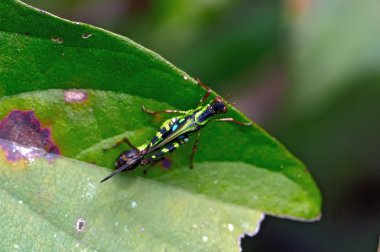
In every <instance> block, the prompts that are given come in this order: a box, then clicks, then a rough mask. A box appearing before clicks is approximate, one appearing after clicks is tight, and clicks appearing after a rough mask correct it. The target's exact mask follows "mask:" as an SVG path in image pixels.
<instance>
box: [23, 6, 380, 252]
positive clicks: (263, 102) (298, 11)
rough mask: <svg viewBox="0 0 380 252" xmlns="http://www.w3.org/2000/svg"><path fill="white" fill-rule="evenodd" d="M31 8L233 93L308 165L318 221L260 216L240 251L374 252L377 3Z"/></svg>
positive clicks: (379, 121)
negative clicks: (112, 37)
mask: <svg viewBox="0 0 380 252" xmlns="http://www.w3.org/2000/svg"><path fill="white" fill-rule="evenodd" d="M26 2H27V3H30V4H31V5H33V6H35V7H38V8H41V9H44V10H46V11H49V12H51V13H54V14H56V15H58V16H61V17H65V18H68V19H70V20H73V21H81V22H86V23H90V24H93V25H96V26H99V27H102V28H105V29H108V30H111V31H114V32H116V33H119V34H122V35H125V36H127V37H129V38H131V39H132V40H134V41H136V42H138V43H140V44H142V45H143V46H145V47H147V48H149V49H151V50H153V51H155V52H157V53H159V54H161V55H162V56H163V57H164V58H166V59H168V60H169V61H171V62H172V63H173V64H174V65H176V66H178V67H179V68H181V69H183V70H184V71H186V72H188V73H189V74H190V75H192V76H195V77H199V78H200V79H201V80H202V81H203V82H204V83H206V84H207V85H209V86H211V87H212V88H213V89H214V90H215V91H217V92H219V93H221V94H222V95H224V96H228V95H230V96H231V98H230V100H231V101H233V102H237V105H236V106H237V107H238V108H239V109H240V110H242V111H243V112H244V113H245V114H246V115H248V116H249V117H250V118H251V119H252V120H253V121H255V122H257V123H258V124H260V125H261V126H262V127H263V128H265V129H267V130H268V131H269V132H270V133H271V134H272V135H273V136H275V137H276V138H277V139H279V140H280V141H281V142H282V143H284V144H285V146H287V147H288V149H289V150H290V151H291V152H292V153H294V154H295V155H296V156H297V157H299V158H300V159H301V160H303V161H304V162H305V163H306V164H307V166H308V168H309V169H310V171H311V173H312V174H313V176H314V178H315V180H316V181H317V184H318V185H319V187H320V189H321V191H322V194H323V202H324V205H323V214H322V219H321V221H319V222H313V223H303V222H296V221H292V220H286V219H279V218H275V217H270V216H267V217H266V219H265V221H264V222H263V223H262V226H261V230H260V232H259V234H258V235H257V236H255V237H253V238H251V237H246V238H244V239H243V248H244V250H243V251H284V252H286V251H309V252H312V251H376V248H377V244H378V238H379V234H380V158H379V156H380V155H379V154H380V153H379V151H380V141H379V140H380V134H379V131H380V85H379V83H380V15H379V11H380V1H377V0H365V1H356V0H335V1H331V0H318V1H312V0H287V1H274V0H271V1H269V0H267V1H264V0H256V1H253V0H250V1H249V0H129V1H128V0H55V1H42V0H39V1H37V0H36V1H32V0H28V1H26Z"/></svg>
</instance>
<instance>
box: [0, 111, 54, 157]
mask: <svg viewBox="0 0 380 252" xmlns="http://www.w3.org/2000/svg"><path fill="white" fill-rule="evenodd" d="M0 138H2V139H4V140H8V141H11V142H16V143H18V144H21V145H24V146H28V147H36V148H39V149H43V150H45V151H46V152H48V153H52V154H59V153H60V151H59V148H58V146H57V145H56V144H55V143H54V141H53V139H52V137H51V131H50V129H49V128H43V127H42V126H41V123H40V121H39V120H38V119H37V118H36V116H35V114H34V112H33V111H20V110H13V111H11V112H10V113H9V114H8V115H7V116H6V117H5V118H4V119H3V120H2V121H1V122H0ZM15 158H16V157H15ZM16 159H17V158H16Z"/></svg>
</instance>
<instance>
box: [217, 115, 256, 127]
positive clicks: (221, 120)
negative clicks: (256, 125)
mask: <svg viewBox="0 0 380 252" xmlns="http://www.w3.org/2000/svg"><path fill="white" fill-rule="evenodd" d="M213 121H215V122H233V123H236V124H239V125H243V126H251V125H252V122H240V121H237V120H235V119H234V118H232V117H227V118H216V119H213Z"/></svg>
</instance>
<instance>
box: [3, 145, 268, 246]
mask: <svg viewBox="0 0 380 252" xmlns="http://www.w3.org/2000/svg"><path fill="white" fill-rule="evenodd" d="M0 146H1V149H0V150H1V151H0V167H1V168H0V183H1V186H0V206H1V209H2V211H1V213H2V214H1V215H0V220H1V223H2V228H0V243H1V248H2V250H3V251H12V250H20V251H221V250H225V251H236V250H237V248H238V238H239V236H240V235H241V234H242V233H243V232H250V233H253V232H254V231H255V230H256V229H257V227H256V225H257V224H256V223H260V220H261V219H262V214H261V213H260V212H257V211H253V210H251V209H248V208H244V207H238V206H236V205H231V204H226V203H223V202H220V201H213V200H210V199H207V198H205V197H199V196H198V195H194V194H191V193H188V192H186V191H184V190H181V189H178V188H175V187H170V186H167V185H165V184H162V183H157V182H154V181H153V180H148V179H144V178H141V177H129V178H125V177H123V178H122V177H119V178H115V180H114V182H113V183H107V184H102V186H99V178H101V177H103V176H105V175H106V174H107V171H106V170H105V169H102V168H100V167H97V166H93V165H90V164H86V163H83V162H78V161H76V160H73V159H67V158H63V157H57V156H53V155H46V153H44V152H41V151H38V150H36V149H28V148H25V147H23V146H18V145H15V144H12V143H9V142H5V141H3V140H0ZM9 153H13V154H15V153H20V154H22V156H23V157H22V158H20V159H19V160H18V161H17V162H15V163H12V164H10V163H9V162H7V161H6V157H7V156H9ZM26 188H27V189H28V190H26ZM157 199H159V200H157ZM80 223H82V226H80Z"/></svg>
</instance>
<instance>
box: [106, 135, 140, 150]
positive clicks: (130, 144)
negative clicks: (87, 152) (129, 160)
mask: <svg viewBox="0 0 380 252" xmlns="http://www.w3.org/2000/svg"><path fill="white" fill-rule="evenodd" d="M122 143H126V144H128V146H129V147H130V148H131V149H134V150H138V149H137V147H136V146H134V145H133V144H132V143H131V141H129V139H128V138H127V137H124V138H122V139H120V140H119V141H117V142H116V143H114V144H113V145H112V146H111V147H108V148H103V151H109V150H111V149H114V148H116V147H118V146H119V145H121V144H122Z"/></svg>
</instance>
